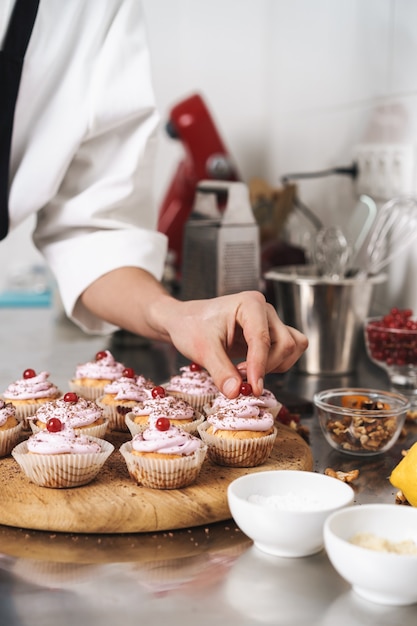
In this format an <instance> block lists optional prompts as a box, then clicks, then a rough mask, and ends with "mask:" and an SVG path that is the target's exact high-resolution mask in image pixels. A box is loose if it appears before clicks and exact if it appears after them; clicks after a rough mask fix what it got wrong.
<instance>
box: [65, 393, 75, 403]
mask: <svg viewBox="0 0 417 626" xmlns="http://www.w3.org/2000/svg"><path fill="white" fill-rule="evenodd" d="M63 400H64V402H77V401H78V396H77V394H76V393H74V392H73V391H68V393H66V394H65V396H64V397H63Z"/></svg>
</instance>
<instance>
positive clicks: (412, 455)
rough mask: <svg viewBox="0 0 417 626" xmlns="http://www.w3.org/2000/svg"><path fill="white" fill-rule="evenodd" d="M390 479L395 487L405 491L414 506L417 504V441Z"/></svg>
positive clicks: (395, 468) (393, 471)
mask: <svg viewBox="0 0 417 626" xmlns="http://www.w3.org/2000/svg"><path fill="white" fill-rule="evenodd" d="M389 481H390V483H391V485H393V487H396V488H397V489H400V490H401V491H402V492H403V494H404V496H405V497H406V498H407V501H408V502H409V503H410V504H411V505H412V506H417V442H416V443H414V444H413V445H412V446H411V448H410V449H409V450H408V452H407V454H406V455H405V457H403V458H402V459H401V461H400V462H399V463H398V465H396V467H394V469H393V470H392V472H391V476H390V477H389Z"/></svg>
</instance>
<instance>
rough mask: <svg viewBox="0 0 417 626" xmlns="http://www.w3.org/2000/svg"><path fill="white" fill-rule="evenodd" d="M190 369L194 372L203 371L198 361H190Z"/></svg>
mask: <svg viewBox="0 0 417 626" xmlns="http://www.w3.org/2000/svg"><path fill="white" fill-rule="evenodd" d="M190 370H191V371H192V372H201V370H202V367H201V365H199V364H198V363H190Z"/></svg>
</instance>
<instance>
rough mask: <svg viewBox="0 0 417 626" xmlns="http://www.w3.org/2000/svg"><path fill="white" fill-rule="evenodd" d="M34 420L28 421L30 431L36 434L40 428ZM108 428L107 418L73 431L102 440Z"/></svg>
mask: <svg viewBox="0 0 417 626" xmlns="http://www.w3.org/2000/svg"><path fill="white" fill-rule="evenodd" d="M35 419H36V418H32V419H29V425H30V429H31V431H32V433H33V434H36V433H38V432H39V431H40V430H42V429H41V428H39V426H37V425H36V423H35ZM108 426H109V420H108V419H107V418H105V419H104V421H103V423H102V424H91V425H89V426H84V427H83V428H74V431H75V432H76V433H77V434H78V435H86V436H87V437H97V439H103V438H104V436H105V434H106V432H107V429H108Z"/></svg>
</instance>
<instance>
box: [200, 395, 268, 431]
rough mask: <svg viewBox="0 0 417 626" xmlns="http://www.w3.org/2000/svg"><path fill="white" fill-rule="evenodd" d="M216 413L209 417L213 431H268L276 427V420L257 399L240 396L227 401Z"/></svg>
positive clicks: (208, 420)
mask: <svg viewBox="0 0 417 626" xmlns="http://www.w3.org/2000/svg"><path fill="white" fill-rule="evenodd" d="M226 400H227V402H224V403H223V405H221V406H220V407H218V408H217V409H216V411H215V412H213V413H210V414H209V415H208V416H207V422H208V423H209V424H211V426H212V427H213V430H214V431H216V430H252V431H260V432H264V431H268V430H270V429H271V428H272V427H273V426H274V418H273V416H272V415H271V413H269V412H268V411H267V410H265V409H263V408H261V406H260V405H259V403H258V402H256V400H257V399H256V398H255V397H248V396H238V397H237V398H235V399H233V400H229V399H227V398H226Z"/></svg>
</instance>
